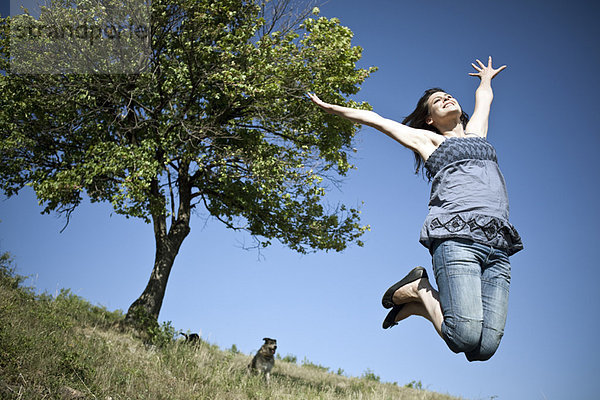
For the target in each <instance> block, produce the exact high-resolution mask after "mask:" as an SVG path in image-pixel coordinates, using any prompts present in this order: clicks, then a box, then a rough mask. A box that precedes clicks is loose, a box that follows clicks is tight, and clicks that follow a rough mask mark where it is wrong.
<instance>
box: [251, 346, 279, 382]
mask: <svg viewBox="0 0 600 400" xmlns="http://www.w3.org/2000/svg"><path fill="white" fill-rule="evenodd" d="M263 340H264V341H265V343H264V344H263V345H262V346H261V348H260V349H258V352H257V353H256V355H255V356H254V357H253V358H252V362H251V363H250V365H249V366H248V368H250V370H251V371H256V372H262V373H263V374H265V378H266V380H267V383H269V380H270V378H271V370H272V369H273V365H275V357H274V356H275V351H276V350H277V340H275V339H271V338H263Z"/></svg>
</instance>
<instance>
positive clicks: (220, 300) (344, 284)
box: [0, 0, 600, 400]
mask: <svg viewBox="0 0 600 400" xmlns="http://www.w3.org/2000/svg"><path fill="white" fill-rule="evenodd" d="M599 4H600V3H598V2H596V1H582V0H573V1H531V0H520V1H514V0H504V1H501V2H500V1H498V2H491V1H454V2H447V1H439V0H420V1H412V0H411V1H409V0H396V1H392V0H388V1H384V0H369V1H358V0H330V1H329V2H328V3H327V4H325V5H323V6H321V7H320V8H321V15H323V16H327V17H338V18H339V19H340V20H341V23H342V25H344V26H348V27H349V28H350V29H351V30H352V31H353V32H354V41H353V43H354V44H355V45H359V46H361V47H362V48H363V49H364V52H363V58H362V60H361V63H360V65H361V66H364V67H367V66H377V67H379V71H378V72H376V73H375V74H373V75H372V76H371V77H370V78H369V79H367V81H366V82H365V83H364V85H363V89H362V90H361V91H360V93H359V94H358V95H356V96H355V97H354V99H355V100H357V101H368V102H369V103H370V104H371V105H372V106H373V107H374V110H375V111H376V112H378V113H379V114H381V115H383V116H385V117H388V118H392V119H395V120H402V118H403V117H405V116H406V115H408V114H409V113H410V112H411V111H412V110H413V108H414V106H415V104H416V101H417V99H418V98H419V97H420V96H421V94H422V93H423V91H424V90H425V89H427V88H429V87H433V86H440V87H442V88H444V89H445V90H446V91H448V92H450V93H451V94H453V95H454V96H455V97H456V98H457V99H458V100H459V101H460V103H461V105H462V107H463V109H465V111H467V112H469V113H472V111H473V106H474V92H475V89H476V87H477V84H478V79H477V78H474V77H470V76H469V75H468V73H469V72H472V67H471V66H470V63H471V62H473V61H474V60H475V59H476V58H479V59H480V60H486V59H487V56H488V55H492V57H493V59H494V66H499V65H502V64H507V65H508V68H507V69H506V70H504V71H503V72H502V73H501V74H500V75H499V76H497V77H496V79H494V82H493V86H494V94H495V97H494V103H493V105H492V113H491V117H490V126H489V134H488V140H489V141H490V142H491V143H492V144H493V145H494V146H495V147H496V149H497V152H498V158H499V163H500V167H501V169H502V171H503V173H504V176H505V178H506V181H507V185H508V191H509V195H510V201H511V222H512V224H513V225H514V226H515V227H516V228H517V229H518V231H519V233H520V234H521V236H522V238H523V241H524V244H525V250H523V251H522V252H520V253H517V254H516V255H514V256H513V257H511V263H512V268H513V269H512V286H511V294H510V296H511V297H510V304H509V315H508V321H507V325H506V330H505V336H504V339H503V341H502V343H501V345H500V349H499V350H498V353H497V354H496V355H495V356H494V357H493V358H492V359H491V360H490V361H487V362H484V363H469V362H467V361H466V359H465V358H464V356H463V355H460V354H454V353H452V352H451V351H450V350H449V349H448V348H447V347H446V345H445V344H444V343H443V341H442V340H441V339H440V338H439V337H438V336H437V334H436V333H435V331H434V329H433V327H432V326H431V324H430V323H429V322H427V321H426V320H424V319H422V318H417V317H412V318H410V319H408V320H406V321H403V322H402V323H401V324H400V325H398V326H396V327H394V328H392V329H390V330H383V329H381V322H382V321H383V318H384V317H385V315H386V313H387V310H384V309H383V308H382V307H381V304H380V300H381V295H382V294H383V292H384V291H385V290H386V289H387V287H388V286H389V285H390V284H392V283H394V282H396V281H397V280H398V279H400V278H402V277H403V276H404V275H405V274H406V273H407V272H408V271H409V270H410V269H412V268H413V267H414V266H416V265H422V266H424V267H426V268H427V269H428V271H429V272H430V275H433V274H431V258H430V256H429V253H428V251H427V250H426V249H425V248H424V247H423V246H421V245H420V244H419V243H418V237H419V231H420V228H421V224H422V222H423V219H424V218H425V216H426V214H427V201H428V197H429V189H430V186H429V184H428V182H427V181H426V180H424V179H422V178H421V177H419V176H416V175H414V174H413V172H412V171H413V169H412V168H413V156H412V152H410V151H409V150H406V149H404V148H403V147H402V146H400V145H398V144H396V143H395V142H393V141H392V140H391V139H389V138H388V137H386V136H385V135H383V134H381V133H379V132H377V131H375V130H373V129H371V128H367V127H366V128H363V129H362V130H361V132H360V133H359V134H358V137H357V141H356V144H355V147H356V148H357V149H358V152H357V153H356V155H355V158H354V160H353V161H354V164H355V165H356V170H355V171H352V172H351V173H350V174H349V176H348V179H347V180H346V181H345V182H344V184H343V185H342V187H341V190H334V191H333V192H332V193H331V198H332V200H333V201H337V200H338V199H341V200H342V201H343V202H344V203H346V204H348V205H350V206H354V205H358V204H360V203H361V202H364V205H363V206H362V216H363V219H362V220H363V222H364V223H366V224H370V225H371V228H372V230H371V232H369V233H367V234H366V235H365V237H364V239H365V241H366V244H365V246H364V247H363V248H359V247H352V248H349V249H348V250H346V251H344V252H343V253H317V254H311V255H306V256H301V255H299V254H297V253H294V252H292V251H291V250H288V249H286V248H284V247H282V246H279V245H273V246H272V247H269V248H267V249H266V250H263V251H262V252H261V253H260V254H258V253H257V252H256V251H247V250H244V249H242V247H243V244H244V243H246V244H251V243H252V238H251V237H249V236H248V235H246V234H242V233H235V232H231V231H228V230H227V229H226V228H225V227H224V226H223V225H222V224H221V223H219V222H218V221H216V220H213V219H211V218H208V216H207V215H206V214H200V215H197V216H196V218H195V220H194V221H193V224H192V232H191V234H190V235H189V236H188V238H187V239H186V240H185V242H184V244H183V246H182V248H181V251H180V253H179V255H178V257H177V259H176V261H175V266H174V268H173V270H172V273H171V276H170V280H169V284H168V288H167V292H166V296H165V298H164V303H163V307H162V311H161V314H160V317H159V321H161V322H162V321H171V322H172V324H173V326H174V327H175V328H176V329H178V330H183V331H191V332H200V333H201V335H202V337H203V338H204V339H205V340H208V341H209V342H211V343H214V344H217V345H219V346H220V347H221V348H223V349H225V348H230V347H231V346H232V345H233V344H235V345H236V346H237V347H238V348H239V349H240V350H241V351H243V352H244V353H247V354H249V353H253V352H255V351H256V350H257V349H258V348H259V347H260V345H261V342H262V340H261V339H262V338H263V337H266V336H268V337H272V338H276V339H277V340H278V344H279V349H278V352H279V353H280V354H281V355H282V356H285V355H287V354H291V355H294V356H296V357H297V358H298V361H299V362H300V361H302V360H303V359H304V358H306V359H308V360H310V361H311V362H313V363H316V364H321V365H323V366H326V367H330V368H331V369H332V370H334V371H337V370H338V368H342V369H343V370H344V372H345V374H347V375H352V376H360V375H362V374H363V373H364V372H365V371H366V370H367V369H369V370H370V371H372V372H373V373H375V374H376V375H378V376H380V377H381V380H382V381H387V382H398V384H400V385H404V384H406V383H408V382H411V381H413V380H416V381H421V382H422V385H423V387H425V388H427V389H429V390H434V391H437V392H442V393H449V394H451V395H456V396H463V397H464V398H467V399H490V398H496V399H502V400H505V399H596V398H598V389H597V385H596V380H597V378H598V376H599V374H600V367H599V366H598V358H599V357H600V351H599V346H598V340H597V339H598V331H599V318H598V317H599V312H598V306H599V305H600V304H599V303H600V302H599V300H598V289H597V282H598V281H599V280H600V269H599V268H598V267H599V266H598V262H597V261H594V260H595V259H596V257H595V255H596V248H597V246H598V239H599V235H598V224H599V223H600V218H599V212H598V209H599V208H598V207H597V206H596V204H595V203H596V202H597V201H598V195H599V189H598V177H597V172H598V165H597V159H598V151H599V148H600V146H599V145H600V132H599V128H598V116H599V115H600V112H599V110H598V109H599V107H600V79H599V72H598V66H599V65H600V46H599V45H600V28H599V26H600V24H598V17H600V5H599ZM8 10H9V4H8V1H7V0H2V5H1V6H0V12H1V13H2V15H6V14H7V13H8ZM40 211H41V208H40V207H39V206H38V205H37V200H36V198H35V194H34V193H32V191H30V190H23V191H22V192H21V193H20V194H19V195H18V196H16V197H13V198H10V199H6V198H5V197H2V198H1V199H0V220H2V222H1V223H0V250H1V251H8V252H10V253H11V254H12V255H13V256H14V258H15V263H16V267H17V272H18V273H20V274H22V275H28V276H30V277H31V278H30V280H29V281H28V283H29V284H30V285H34V286H35V287H36V288H37V289H38V290H39V291H46V292H49V293H52V294H54V293H57V292H58V291H59V290H60V288H70V289H71V290H72V292H73V293H75V294H77V295H79V296H82V297H84V298H86V299H88V300H89V301H91V302H92V303H94V304H100V305H103V306H106V307H107V308H108V309H110V310H114V309H121V310H124V311H126V310H127V308H128V307H129V305H130V304H131V303H132V302H133V301H134V300H135V299H136V298H137V297H138V296H139V295H140V294H141V292H142V290H143V289H144V287H145V285H146V283H147V280H148V278H149V276H150V272H151V268H152V263H153V256H154V238H153V231H152V227H151V226H150V225H145V224H144V223H143V222H141V221H136V220H131V219H129V220H127V219H125V218H124V217H122V216H118V215H115V214H113V213H112V212H111V208H110V206H109V205H108V204H89V203H86V204H83V205H82V206H81V207H79V208H78V210H77V211H76V212H75V213H74V214H73V215H72V217H71V221H70V224H69V226H68V227H67V229H66V230H65V231H64V232H63V233H59V232H60V230H61V229H62V228H63V226H64V225H65V220H64V219H63V218H60V217H57V216H55V215H40Z"/></svg>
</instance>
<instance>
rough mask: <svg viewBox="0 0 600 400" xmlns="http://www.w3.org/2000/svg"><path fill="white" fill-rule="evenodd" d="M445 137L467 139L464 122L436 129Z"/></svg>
mask: <svg viewBox="0 0 600 400" xmlns="http://www.w3.org/2000/svg"><path fill="white" fill-rule="evenodd" d="M436 128H438V130H439V131H440V132H441V133H442V135H443V136H445V137H465V136H466V135H465V130H464V128H463V124H462V122H460V121H459V122H458V123H452V124H448V125H447V126H438V127H436Z"/></svg>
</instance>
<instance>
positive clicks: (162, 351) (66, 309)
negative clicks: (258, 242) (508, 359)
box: [0, 254, 456, 400]
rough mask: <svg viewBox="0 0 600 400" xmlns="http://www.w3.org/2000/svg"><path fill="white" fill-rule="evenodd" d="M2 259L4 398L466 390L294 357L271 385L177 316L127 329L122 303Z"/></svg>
mask: <svg viewBox="0 0 600 400" xmlns="http://www.w3.org/2000/svg"><path fill="white" fill-rule="evenodd" d="M0 261H1V263H0V264H1V265H0V398H1V399H28V400H29V399H32V400H33V399H100V400H120V399H151V400H160V399H173V400H186V399H215V400H216V399H219V400H221V399H222V400H225V399H231V400H233V399H235V400H244V399H261V400H262V399H278V400H279V399H323V400H337V399H382V400H383V399H403V400H417V399H418V400H424V399H431V400H450V399H456V398H455V397H451V396H448V395H443V394H438V393H434V392H429V391H426V390H418V389H413V388H408V387H400V386H398V385H396V384H391V383H380V382H378V378H377V377H376V376H375V375H374V374H371V375H372V376H369V374H366V375H365V376H363V377H361V378H355V377H346V376H341V375H338V374H335V373H331V372H328V371H327V369H326V368H323V367H320V366H316V365H313V364H311V363H304V365H297V364H296V363H295V362H286V361H284V360H277V361H276V363H275V367H274V369H273V373H272V377H271V382H270V384H269V385H267V384H266V383H265V380H264V378H263V377H262V376H259V375H251V374H248V370H247V365H248V363H249V361H250V357H251V356H249V355H245V354H241V353H239V352H236V351H231V350H229V351H223V350H220V349H219V348H218V347H217V346H215V345H211V344H209V343H206V342H204V341H200V342H199V343H198V344H196V345H190V344H189V343H185V342H183V341H181V340H174V339H173V337H174V333H175V331H174V330H173V328H172V327H171V326H170V325H169V324H163V326H162V327H158V326H153V327H151V328H150V329H148V330H147V331H146V332H143V333H142V334H140V333H139V332H135V331H133V330H129V329H123V328H122V327H121V326H122V320H123V315H122V314H121V313H120V312H110V311H108V310H106V309H104V308H103V307H98V306H93V305H91V304H90V303H89V302H87V301H86V300H84V299H82V298H80V297H78V296H75V295H73V294H71V293H70V292H69V291H68V290H63V291H61V293H60V294H58V295H57V296H55V297H53V296H49V295H36V294H35V293H34V292H33V290H32V289H30V288H26V287H23V286H22V282H23V277H20V276H18V275H16V274H15V273H14V271H13V270H12V269H11V268H10V259H9V257H8V256H7V255H6V254H5V255H3V256H2V257H1V260H0Z"/></svg>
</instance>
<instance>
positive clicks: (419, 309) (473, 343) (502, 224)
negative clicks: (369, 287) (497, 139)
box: [309, 57, 523, 361]
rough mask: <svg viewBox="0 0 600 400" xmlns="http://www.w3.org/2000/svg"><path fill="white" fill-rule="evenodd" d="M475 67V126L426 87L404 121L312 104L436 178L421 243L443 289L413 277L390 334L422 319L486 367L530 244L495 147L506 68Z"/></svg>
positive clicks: (390, 304)
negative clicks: (496, 90) (387, 142)
mask: <svg viewBox="0 0 600 400" xmlns="http://www.w3.org/2000/svg"><path fill="white" fill-rule="evenodd" d="M471 65H472V66H473V68H474V69H475V71H476V72H473V73H470V74H469V75H471V76H477V77H479V78H480V83H479V87H478V88H477V90H476V92H475V110H474V111H473V116H472V117H471V119H469V117H468V115H467V114H466V113H465V112H463V111H462V109H461V107H460V105H459V104H458V102H457V101H456V100H455V99H454V98H453V97H452V96H451V95H449V94H448V93H446V92H445V91H443V90H442V89H439V88H433V89H429V90H427V91H426V92H425V94H424V95H423V97H421V99H420V100H419V102H418V103H417V107H416V109H415V110H414V111H413V112H412V114H410V115H409V116H408V117H406V118H405V119H404V120H403V121H402V123H398V122H396V121H393V120H390V119H386V118H383V117H381V116H379V115H378V114H376V113H374V112H372V111H366V110H357V109H353V108H348V107H342V106H338V105H334V104H328V103H325V102H323V101H322V100H321V99H319V98H318V97H317V96H316V95H314V94H309V97H310V98H311V100H312V101H313V102H314V103H315V104H317V105H318V106H319V107H321V108H322V109H323V110H325V111H326V112H328V113H331V114H335V115H338V116H340V117H344V118H347V119H349V120H351V121H353V122H355V123H359V124H364V125H368V126H371V127H373V128H375V129H377V130H379V131H381V132H383V133H385V134H386V135H388V136H390V137H391V138H392V139H394V140H396V141H397V142H399V143H400V144H401V145H403V146H405V147H407V148H409V149H411V150H412V151H414V153H415V165H416V172H417V173H418V172H419V171H420V170H421V168H422V167H424V168H425V173H426V176H427V177H428V178H429V179H430V180H431V181H432V183H431V196H430V200H429V214H428V215H427V218H426V219H425V223H424V224H423V227H422V229H421V237H420V242H421V243H422V244H423V245H424V246H425V247H427V248H428V249H429V251H430V253H431V255H432V262H433V271H434V274H435V279H436V282H437V286H438V290H437V291H436V290H435V289H434V288H433V287H432V286H431V284H430V283H429V279H428V275H427V272H426V270H425V269H424V268H422V267H417V268H415V269H413V270H412V271H410V273H409V274H408V275H407V276H406V277H404V278H403V279H402V280H400V281H399V282H397V283H396V284H394V285H392V286H391V287H390V288H389V289H388V290H387V291H386V292H385V294H384V295H383V299H382V304H383V306H384V307H385V308H391V310H390V312H389V313H388V315H387V316H386V318H385V320H384V321H383V328H384V329H387V328H390V327H392V326H394V325H396V324H397V323H398V322H399V321H401V320H403V319H405V318H407V317H409V316H411V315H420V316H423V317H425V318H427V319H428V320H429V321H431V322H432V324H433V326H434V327H435V329H436V331H437V332H438V333H439V335H440V336H441V337H442V338H443V339H444V341H445V342H446V343H447V345H448V347H449V348H450V349H451V350H452V351H454V352H455V353H460V352H462V353H465V355H466V357H467V359H468V360H469V361H485V360H488V359H489V358H490V357H492V355H494V353H495V352H496V350H497V349H498V346H499V344H500V340H501V339H502V335H503V333H504V326H505V324H506V314H507V310H508V292H509V286H510V263H509V259H508V257H509V256H510V255H512V254H514V253H516V252H517V251H519V250H521V249H522V248H523V244H522V242H521V238H520V237H519V234H518V233H517V231H516V230H515V228H514V227H513V226H512V225H511V224H510V223H509V222H508V196H507V192H506V184H505V182H504V177H503V176H502V173H501V172H500V169H499V168H498V163H497V159H496V151H495V149H494V148H493V147H492V145H490V144H489V143H488V142H487V140H486V137H487V131H488V117H489V114H490V106H491V104H492V98H493V92H492V86H491V82H492V79H493V78H494V77H495V76H496V75H497V74H498V73H499V72H500V71H502V70H503V69H504V68H506V66H505V65H504V66H502V67H500V68H497V69H494V68H493V67H492V58H491V57H489V60H488V64H487V65H484V64H483V63H482V62H481V61H479V60H476V64H475V63H473V64H471Z"/></svg>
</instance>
